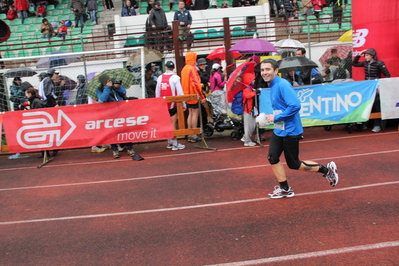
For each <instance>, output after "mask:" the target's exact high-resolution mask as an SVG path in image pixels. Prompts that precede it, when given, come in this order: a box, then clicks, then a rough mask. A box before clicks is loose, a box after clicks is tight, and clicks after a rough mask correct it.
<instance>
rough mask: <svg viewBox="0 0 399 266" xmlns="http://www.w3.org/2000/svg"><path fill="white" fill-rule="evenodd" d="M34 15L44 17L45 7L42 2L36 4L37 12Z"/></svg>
mask: <svg viewBox="0 0 399 266" xmlns="http://www.w3.org/2000/svg"><path fill="white" fill-rule="evenodd" d="M36 16H37V17H38V18H44V17H45V16H46V7H45V6H44V5H43V4H42V3H40V4H39V5H38V6H37V13H36Z"/></svg>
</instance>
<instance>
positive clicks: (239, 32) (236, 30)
mask: <svg viewBox="0 0 399 266" xmlns="http://www.w3.org/2000/svg"><path fill="white" fill-rule="evenodd" d="M244 35H245V32H244V30H243V29H242V28H241V27H234V28H233V30H232V31H231V36H233V37H239V36H244Z"/></svg>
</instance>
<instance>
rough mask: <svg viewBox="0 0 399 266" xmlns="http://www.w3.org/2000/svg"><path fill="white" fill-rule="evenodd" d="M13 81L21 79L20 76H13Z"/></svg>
mask: <svg viewBox="0 0 399 266" xmlns="http://www.w3.org/2000/svg"><path fill="white" fill-rule="evenodd" d="M13 81H21V78H20V77H15V78H14V80H13Z"/></svg>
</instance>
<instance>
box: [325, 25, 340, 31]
mask: <svg viewBox="0 0 399 266" xmlns="http://www.w3.org/2000/svg"><path fill="white" fill-rule="evenodd" d="M328 30H329V31H340V30H341V29H340V28H339V25H338V23H330V25H329V26H328Z"/></svg>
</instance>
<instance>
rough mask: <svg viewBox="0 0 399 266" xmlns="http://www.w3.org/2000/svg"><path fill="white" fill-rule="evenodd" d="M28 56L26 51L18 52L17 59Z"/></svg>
mask: <svg viewBox="0 0 399 266" xmlns="http://www.w3.org/2000/svg"><path fill="white" fill-rule="evenodd" d="M27 56H29V53H28V50H19V51H18V57H27Z"/></svg>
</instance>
